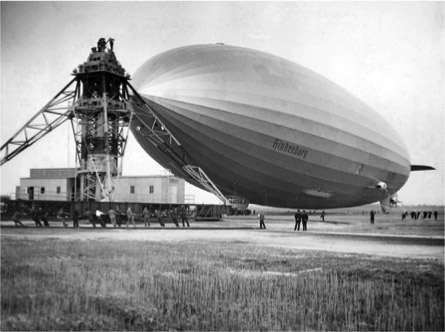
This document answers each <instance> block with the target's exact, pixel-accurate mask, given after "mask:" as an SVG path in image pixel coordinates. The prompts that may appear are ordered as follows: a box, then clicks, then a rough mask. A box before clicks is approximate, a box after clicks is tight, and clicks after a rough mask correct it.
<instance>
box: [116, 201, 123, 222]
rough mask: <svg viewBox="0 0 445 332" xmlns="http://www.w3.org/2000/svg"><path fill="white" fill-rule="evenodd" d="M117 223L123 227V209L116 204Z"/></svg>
mask: <svg viewBox="0 0 445 332" xmlns="http://www.w3.org/2000/svg"><path fill="white" fill-rule="evenodd" d="M116 224H117V226H118V227H121V225H122V223H121V210H119V206H116Z"/></svg>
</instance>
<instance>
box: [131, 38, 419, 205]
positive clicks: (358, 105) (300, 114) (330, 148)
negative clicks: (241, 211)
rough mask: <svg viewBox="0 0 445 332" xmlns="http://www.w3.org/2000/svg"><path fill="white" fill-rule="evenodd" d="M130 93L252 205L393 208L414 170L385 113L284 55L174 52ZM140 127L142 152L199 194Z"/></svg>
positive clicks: (216, 49) (143, 70)
mask: <svg viewBox="0 0 445 332" xmlns="http://www.w3.org/2000/svg"><path fill="white" fill-rule="evenodd" d="M133 86H134V87H135V89H136V90H137V92H138V93H139V95H140V96H141V97H142V99H143V100H144V102H145V103H146V104H147V105H149V107H150V109H151V110H152V111H153V113H154V114H156V116H157V117H158V118H159V119H160V121H161V123H162V124H163V126H165V128H168V130H169V132H171V134H172V135H173V136H174V137H175V139H177V141H178V142H179V143H180V145H181V147H182V148H183V150H184V151H185V152H186V153H187V158H188V160H189V162H190V164H193V165H196V166H198V167H199V168H200V169H202V170H203V172H205V174H206V175H207V176H208V177H209V178H210V179H211V181H212V182H213V183H214V184H215V185H216V187H217V188H218V189H219V190H220V191H221V192H222V193H223V194H224V195H234V196H236V197H241V198H244V199H247V200H248V201H249V202H250V203H253V204H258V205H265V206H274V207H288V208H305V209H328V208H339V207H352V206H360V205H364V204H368V203H373V202H377V201H381V203H382V207H387V206H388V205H389V202H390V200H391V197H393V196H394V195H395V194H396V193H397V191H398V190H399V189H400V188H401V187H402V186H403V185H404V184H405V183H406V181H407V180H408V177H409V175H410V172H411V170H412V169H415V168H416V166H412V165H411V161H410V156H409V153H408V149H407V147H406V146H405V145H404V143H403V141H402V139H401V137H400V136H399V135H398V134H397V132H396V131H395V129H394V128H392V127H391V126H390V124H389V123H388V122H387V121H386V120H385V119H384V118H383V117H382V116H381V115H380V114H379V113H377V112H376V111H374V110H373V109H371V108H370V107H369V106H367V105H366V104H365V103H364V102H362V101H361V100H359V99H358V98H356V97H355V96H354V95H352V94H351V93H349V92H348V91H346V90H345V89H343V88H342V87H340V86H339V85H337V84H335V83H334V82H332V81H330V80H329V79H327V78H324V77H323V76H321V75H319V74H317V73H316V72H314V71H312V70H310V69H308V68H305V67H303V66H301V65H299V64H296V63H293V62H291V61H288V60H286V59H284V58H281V57H279V56H275V55H272V54H268V53H265V52H261V51H257V50H252V49H247V48H242V47H237V46H229V45H225V44H209V45H191V46H185V47H180V48H175V49H172V50H168V51H166V52H163V53H161V54H158V55H156V56H154V57H152V58H151V59H149V60H148V61H146V62H145V63H144V64H142V65H141V66H140V67H139V69H138V70H137V71H136V72H135V74H134V75H133ZM137 112H139V113H140V114H139V115H140V118H141V117H143V115H144V114H143V112H145V111H144V109H143V108H139V109H137V111H136V113H137ZM141 126H144V123H143V121H137V120H136V121H133V122H132V128H131V130H132V132H133V134H134V136H135V138H136V140H137V141H138V143H139V144H140V145H141V146H142V148H143V149H144V150H145V151H146V152H147V153H148V154H149V155H150V156H151V157H152V158H153V159H154V160H155V161H157V162H158V163H159V164H160V165H162V166H163V167H165V168H167V169H170V170H171V171H172V172H173V173H174V174H175V175H177V176H180V177H183V178H185V179H186V180H187V181H189V182H190V183H192V184H194V185H196V186H198V187H201V188H202V186H201V185H200V184H199V183H197V182H195V181H194V180H193V179H190V177H189V176H188V175H187V174H186V172H184V169H183V167H181V166H180V165H178V164H177V163H175V162H174V161H173V160H172V159H171V158H169V157H168V156H166V155H165V154H164V153H163V152H162V149H160V147H159V146H158V145H157V144H156V143H155V142H154V141H153V140H152V139H150V138H149V137H147V135H142V134H141ZM162 129H164V128H162Z"/></svg>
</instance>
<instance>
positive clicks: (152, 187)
mask: <svg viewBox="0 0 445 332" xmlns="http://www.w3.org/2000/svg"><path fill="white" fill-rule="evenodd" d="M154 192H155V187H154V186H150V189H149V193H150V194H153V193H154Z"/></svg>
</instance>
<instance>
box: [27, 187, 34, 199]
mask: <svg viewBox="0 0 445 332" xmlns="http://www.w3.org/2000/svg"><path fill="white" fill-rule="evenodd" d="M27 191H28V199H29V200H31V201H32V200H33V199H34V187H28V188H27Z"/></svg>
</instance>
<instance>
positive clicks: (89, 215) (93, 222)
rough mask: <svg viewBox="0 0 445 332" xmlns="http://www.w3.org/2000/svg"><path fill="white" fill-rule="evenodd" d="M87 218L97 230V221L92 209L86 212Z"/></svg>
mask: <svg viewBox="0 0 445 332" xmlns="http://www.w3.org/2000/svg"><path fill="white" fill-rule="evenodd" d="M85 216H86V217H87V218H88V221H89V222H90V224H92V225H93V227H94V228H96V219H95V216H94V215H93V214H92V213H91V211H90V209H88V208H87V209H86V210H85Z"/></svg>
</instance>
